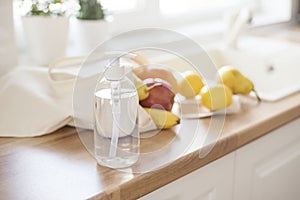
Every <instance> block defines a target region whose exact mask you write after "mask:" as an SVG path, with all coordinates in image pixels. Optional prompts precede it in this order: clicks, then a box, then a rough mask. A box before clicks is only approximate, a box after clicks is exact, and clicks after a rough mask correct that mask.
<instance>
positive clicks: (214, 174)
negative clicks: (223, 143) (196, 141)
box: [141, 153, 234, 200]
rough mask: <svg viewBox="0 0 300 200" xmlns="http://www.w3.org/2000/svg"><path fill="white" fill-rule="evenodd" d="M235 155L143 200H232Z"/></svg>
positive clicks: (217, 161)
mask: <svg viewBox="0 0 300 200" xmlns="http://www.w3.org/2000/svg"><path fill="white" fill-rule="evenodd" d="M233 165H234V154H233V153H231V154H228V155H226V156H224V157H222V158H221V159H218V160H216V161H214V162H212V163H210V164H208V165H206V166H204V167H202V168H200V169H198V170H196V171H194V172H192V173H190V174H188V175H186V176H184V177H182V178H180V179H178V180H176V181H174V182H172V183H170V184H168V185H166V186H164V187H162V188H160V189H158V190H156V191H154V192H152V193H150V194H148V195H146V196H144V197H142V198H141V200H153V199H159V200H186V199H189V200H232V199H233V196H232V191H233V178H232V177H233V173H234V167H233Z"/></svg>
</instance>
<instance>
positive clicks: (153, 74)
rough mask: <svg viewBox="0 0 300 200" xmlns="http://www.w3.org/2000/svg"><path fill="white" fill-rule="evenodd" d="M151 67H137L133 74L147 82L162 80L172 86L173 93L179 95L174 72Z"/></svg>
mask: <svg viewBox="0 0 300 200" xmlns="http://www.w3.org/2000/svg"><path fill="white" fill-rule="evenodd" d="M149 66H151V65H147V66H140V67H137V68H135V69H133V72H134V74H135V75H136V76H137V77H139V78H140V79H142V80H146V79H149V78H159V79H162V80H164V81H166V82H168V83H169V84H170V85H171V86H172V90H173V92H175V93H177V91H178V84H177V80H176V78H175V77H174V76H173V73H172V72H170V71H168V70H167V69H162V68H154V67H149Z"/></svg>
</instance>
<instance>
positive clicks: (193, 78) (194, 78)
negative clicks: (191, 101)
mask: <svg viewBox="0 0 300 200" xmlns="http://www.w3.org/2000/svg"><path fill="white" fill-rule="evenodd" d="M182 76H183V80H182V81H181V82H180V83H179V85H178V86H179V93H180V94H181V95H182V96H184V97H185V98H193V97H195V96H196V95H198V94H199V92H200V91H201V88H202V87H203V86H204V84H203V81H202V78H201V77H200V76H199V74H197V73H195V72H192V71H186V72H184V73H183V74H182Z"/></svg>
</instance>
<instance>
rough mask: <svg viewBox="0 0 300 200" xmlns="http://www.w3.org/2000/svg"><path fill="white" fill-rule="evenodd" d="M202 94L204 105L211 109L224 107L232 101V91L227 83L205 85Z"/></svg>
mask: <svg viewBox="0 0 300 200" xmlns="http://www.w3.org/2000/svg"><path fill="white" fill-rule="evenodd" d="M200 95H201V102H202V105H203V106H205V107H206V108H208V109H209V110H211V111H216V110H221V109H224V108H226V107H228V106H230V105H231V103H232V93H231V90H230V89H229V88H228V87H227V86H226V85H222V84H218V85H216V86H213V87H208V86H204V87H203V88H202V89H201V92H200Z"/></svg>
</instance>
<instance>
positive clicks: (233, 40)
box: [225, 8, 253, 49]
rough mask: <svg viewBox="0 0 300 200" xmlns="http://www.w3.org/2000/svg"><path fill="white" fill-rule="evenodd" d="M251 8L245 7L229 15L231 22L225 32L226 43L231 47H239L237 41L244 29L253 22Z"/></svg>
mask: <svg viewBox="0 0 300 200" xmlns="http://www.w3.org/2000/svg"><path fill="white" fill-rule="evenodd" d="M252 19H253V15H252V12H251V11H250V9H248V8H243V9H241V10H240V11H239V12H238V13H235V14H231V15H230V16H229V23H228V27H227V31H226V33H225V44H226V46H228V47H230V48H235V49H236V48H237V41H238V39H239V37H240V35H241V33H242V32H243V30H244V29H245V28H246V27H247V26H249V25H250V24H251V22H252Z"/></svg>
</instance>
